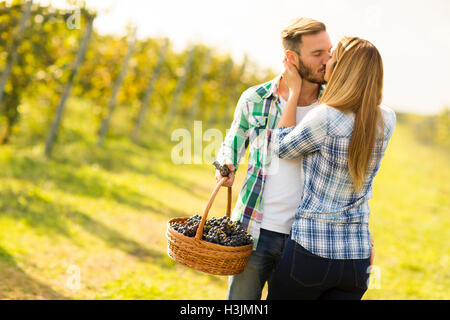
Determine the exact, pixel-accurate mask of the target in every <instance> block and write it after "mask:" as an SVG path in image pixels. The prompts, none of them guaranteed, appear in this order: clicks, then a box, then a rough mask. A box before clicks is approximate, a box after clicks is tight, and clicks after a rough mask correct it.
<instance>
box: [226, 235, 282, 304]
mask: <svg viewBox="0 0 450 320" xmlns="http://www.w3.org/2000/svg"><path fill="white" fill-rule="evenodd" d="M288 238H289V235H288V234H283V233H278V232H274V231H269V230H265V229H261V232H260V235H259V240H258V245H257V247H256V250H255V251H253V252H252V254H251V255H250V257H249V258H248V263H247V266H246V267H245V269H244V271H243V272H241V273H239V274H237V275H234V276H230V277H229V281H228V294H227V299H228V300H259V299H261V293H262V290H263V288H264V285H265V283H266V282H268V286H269V290H270V288H271V282H272V281H271V278H272V275H273V273H274V271H275V268H276V266H277V264H278V261H279V260H280V258H281V255H282V253H283V249H284V246H285V243H286V241H287V239H288Z"/></svg>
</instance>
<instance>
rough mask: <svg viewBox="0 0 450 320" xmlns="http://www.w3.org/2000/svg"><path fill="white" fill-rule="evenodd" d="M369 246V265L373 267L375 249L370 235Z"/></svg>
mask: <svg viewBox="0 0 450 320" xmlns="http://www.w3.org/2000/svg"><path fill="white" fill-rule="evenodd" d="M370 244H371V245H372V251H371V252H370V265H373V260H374V259H375V249H374V241H373V236H372V235H370Z"/></svg>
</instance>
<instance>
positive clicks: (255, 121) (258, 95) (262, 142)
mask: <svg viewBox="0 0 450 320" xmlns="http://www.w3.org/2000/svg"><path fill="white" fill-rule="evenodd" d="M280 79H281V75H278V76H277V77H276V78H275V79H273V80H271V81H268V82H265V83H263V84H260V85H256V86H253V87H251V88H249V89H247V90H245V91H244V93H242V95H241V97H240V99H239V101H238V103H237V106H236V110H235V112H234V119H233V122H232V124H231V127H230V129H229V131H228V133H227V135H226V137H225V140H224V142H223V143H222V146H221V149H220V151H219V153H218V155H217V161H218V162H219V163H221V164H223V163H224V162H225V160H229V161H230V162H232V163H233V165H234V166H235V168H236V170H237V169H238V167H239V163H240V160H241V158H242V157H243V156H244V155H245V151H246V149H247V147H248V146H250V148H249V161H248V170H247V175H246V178H245V181H244V184H243V185H242V189H241V191H240V193H239V197H238V200H237V202H236V206H235V207H234V210H233V214H232V219H233V220H238V221H240V222H241V223H242V226H243V227H244V228H247V231H248V232H249V233H250V234H251V235H252V237H253V239H254V245H253V249H254V250H255V249H256V246H257V243H258V238H259V232H260V227H261V222H262V218H263V208H262V207H263V202H262V193H263V190H264V182H265V180H266V177H267V172H268V169H269V165H270V162H271V158H272V151H271V148H270V141H271V136H272V130H273V129H275V128H276V126H277V124H278V121H279V120H280V118H281V113H282V110H281V107H280V97H279V90H278V87H279V83H280ZM321 93H322V92H321ZM292 214H294V212H293V213H292Z"/></svg>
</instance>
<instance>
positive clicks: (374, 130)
mask: <svg viewBox="0 0 450 320" xmlns="http://www.w3.org/2000/svg"><path fill="white" fill-rule="evenodd" d="M335 57H336V62H335V65H334V69H333V72H332V74H331V77H330V79H329V81H328V84H327V87H326V89H325V92H324V94H323V96H322V98H321V99H320V103H325V104H327V105H329V106H331V107H334V108H336V109H338V110H340V111H342V112H344V113H346V112H353V113H354V114H355V122H354V127H353V133H352V137H351V140H350V145H349V148H348V169H349V172H350V176H351V177H352V180H353V183H354V185H355V189H356V191H357V192H360V191H361V189H362V186H363V184H364V181H365V178H366V176H367V173H368V169H369V165H370V163H371V159H372V156H373V153H374V152H376V153H377V155H378V157H379V156H380V150H381V148H382V144H381V145H380V146H379V149H378V150H375V145H376V141H377V135H378V133H379V132H381V136H383V132H384V125H383V119H382V113H381V108H380V104H381V99H382V89H383V62H382V60H381V56H380V54H379V52H378V50H377V48H375V46H374V45H373V44H371V43H370V42H369V41H367V40H364V39H360V38H357V37H344V38H343V39H342V40H341V41H340V42H339V44H338V46H337V48H336V50H335ZM378 130H380V131H378ZM381 141H383V140H381ZM375 163H376V162H374V164H373V165H375Z"/></svg>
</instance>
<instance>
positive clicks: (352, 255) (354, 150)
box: [268, 37, 396, 299]
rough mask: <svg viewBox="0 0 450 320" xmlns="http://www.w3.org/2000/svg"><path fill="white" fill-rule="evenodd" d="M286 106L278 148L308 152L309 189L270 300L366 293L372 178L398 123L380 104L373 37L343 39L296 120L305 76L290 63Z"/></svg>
mask: <svg viewBox="0 0 450 320" xmlns="http://www.w3.org/2000/svg"><path fill="white" fill-rule="evenodd" d="M283 77H285V79H286V81H287V82H288V86H289V100H288V102H287V106H286V109H285V110H284V111H283V115H282V117H281V119H280V121H279V123H278V127H277V129H275V130H274V132H273V134H274V145H273V148H274V152H275V153H276V154H277V155H278V156H279V157H280V158H282V159H294V158H296V157H299V156H303V162H302V163H303V169H304V179H305V180H304V190H303V195H302V201H301V205H300V206H299V208H298V209H297V212H296V214H295V222H294V224H293V226H292V229H291V236H290V240H289V242H288V243H287V244H286V247H285V250H284V252H283V256H282V258H281V260H280V262H279V264H278V266H277V269H276V271H275V274H274V278H273V287H272V288H271V289H270V291H269V294H268V299H361V298H362V296H363V294H364V292H365V291H366V290H367V287H368V279H369V273H370V268H369V266H370V254H371V250H372V245H371V241H370V232H369V227H368V222H369V205H368V199H369V198H371V197H372V182H373V179H374V177H375V175H376V173H377V172H378V169H379V167H380V162H381V158H382V157H383V155H384V152H385V150H386V147H387V144H388V141H389V139H390V137H391V136H392V133H393V131H394V128H395V122H396V118H395V113H394V112H393V111H392V110H391V109H389V108H387V107H384V106H381V105H380V104H381V99H382V87H383V65H382V60H381V57H380V54H379V52H378V50H377V49H376V48H375V46H373V45H372V44H371V43H370V42H369V41H366V40H363V39H359V38H356V37H353V38H348V37H345V38H343V39H342V40H341V41H340V42H339V44H338V46H337V48H336V50H335V51H334V52H333V55H332V58H331V59H330V60H329V61H328V63H327V65H326V70H325V80H326V81H327V82H328V85H327V88H326V90H325V92H324V94H323V96H322V98H321V99H320V105H319V106H317V107H316V108H314V109H313V110H311V111H310V112H309V113H308V114H307V115H306V116H305V118H304V119H303V120H302V121H301V122H300V123H299V124H298V125H297V126H295V107H296V102H297V98H298V95H299V93H300V92H299V88H301V81H302V79H301V78H300V76H299V75H298V72H297V70H295V67H294V66H293V65H292V64H290V63H289V62H288V61H285V72H284V74H283Z"/></svg>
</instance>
